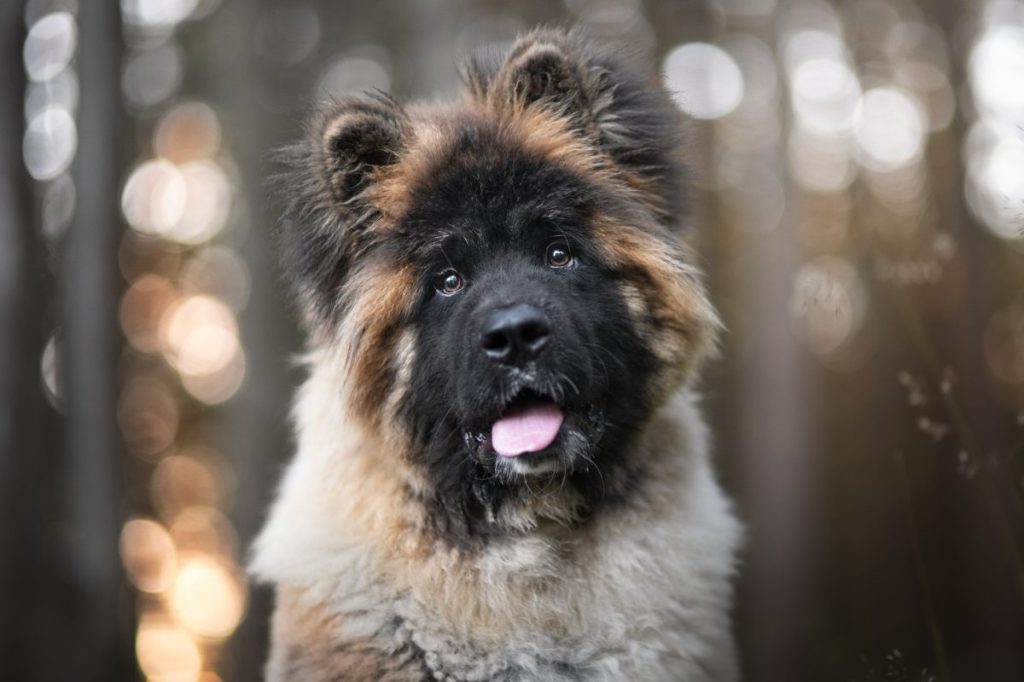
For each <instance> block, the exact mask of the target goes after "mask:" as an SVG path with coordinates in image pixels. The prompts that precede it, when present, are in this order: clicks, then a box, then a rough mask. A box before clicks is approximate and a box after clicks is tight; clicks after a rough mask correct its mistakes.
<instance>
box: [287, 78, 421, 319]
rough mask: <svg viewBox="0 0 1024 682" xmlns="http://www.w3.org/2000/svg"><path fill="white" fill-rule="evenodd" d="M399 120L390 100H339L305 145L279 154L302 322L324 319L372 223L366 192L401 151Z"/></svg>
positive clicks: (403, 129)
mask: <svg viewBox="0 0 1024 682" xmlns="http://www.w3.org/2000/svg"><path fill="white" fill-rule="evenodd" d="M407 139H408V124H407V118H406V115H405V112H404V111H403V110H402V108H401V107H400V106H399V105H398V104H397V103H395V102H394V101H393V100H391V99H390V98H388V97H386V96H384V95H374V96H367V97H362V98H346V99H343V100H339V101H335V102H332V103H331V104H329V105H327V106H325V107H323V108H321V109H320V110H319V111H317V112H316V113H315V114H314V115H313V117H312V118H311V120H310V123H309V125H308V127H307V134H306V136H305V138H304V139H303V140H302V141H300V142H299V143H298V144H295V145H293V146H291V147H289V148H287V149H285V150H284V153H283V154H282V160H283V161H284V165H285V171H284V173H282V174H281V175H280V176H279V181H280V182H279V185H280V188H279V192H280V194H281V195H282V197H283V199H284V202H285V211H284V216H283V219H282V222H281V230H280V235H281V241H282V247H283V251H284V262H285V267H286V269H287V271H288V275H289V276H290V278H291V279H292V281H293V283H294V284H295V285H296V287H297V288H298V290H299V294H300V299H301V301H302V303H303V305H304V307H305V311H304V312H305V313H306V314H307V317H312V318H313V319H317V318H323V317H324V316H327V315H330V313H331V311H332V310H335V309H336V308H337V307H338V306H339V305H341V301H340V298H341V297H340V293H341V287H342V284H343V283H344V281H345V278H346V276H347V274H348V271H349V269H350V267H351V264H352V262H353V260H354V259H355V258H357V257H358V255H359V254H360V253H361V252H362V251H363V250H364V249H365V248H366V246H367V245H368V240H369V239H370V235H369V232H370V228H371V227H372V225H373V223H374V221H375V220H376V218H377V217H378V215H379V210H378V207H377V206H376V204H375V202H374V197H373V188H374V186H375V185H376V183H377V182H378V180H379V179H380V177H381V174H382V173H385V172H387V168H388V167H389V166H392V165H393V164H396V163H398V161H399V160H400V159H401V156H402V153H403V151H404V149H405V147H406V142H407Z"/></svg>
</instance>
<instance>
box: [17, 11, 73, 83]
mask: <svg viewBox="0 0 1024 682" xmlns="http://www.w3.org/2000/svg"><path fill="white" fill-rule="evenodd" d="M77 42H78V30H77V27H76V24H75V18H74V16H72V15H71V13H69V12H53V13H51V14H47V15H46V16H44V17H41V18H40V19H39V20H38V21H36V22H35V23H34V24H32V28H30V29H29V31H28V36H27V37H26V38H25V47H24V60H25V72H26V73H27V74H28V77H29V78H30V79H32V80H34V81H45V80H48V79H50V78H53V77H54V76H56V75H57V74H58V73H60V72H61V71H63V70H64V68H65V67H66V66H67V65H68V62H70V61H71V58H72V57H73V56H74V54H75V47H76V45H77Z"/></svg>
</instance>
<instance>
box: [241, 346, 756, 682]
mask: <svg viewBox="0 0 1024 682" xmlns="http://www.w3.org/2000/svg"><path fill="white" fill-rule="evenodd" d="M310 367H311V374H310V377H309V379H308V380H307V382H306V384H305V385H304V387H303V388H302V390H301V392H300V395H299V398H298V401H297V404H296V407H295V412H294V415H295V419H296V422H297V428H298V453H297V455H296V457H295V460H294V461H293V462H292V464H291V465H290V467H289V469H288V471H287V474H286V476H285V478H284V481H283V483H282V486H281V489H280V492H279V495H278V498H277V500H276V502H275V504H274V507H273V509H272V511H271V514H270V518H269V520H268V523H267V525H266V527H265V528H264V530H263V532H262V534H261V535H260V537H259V539H258V541H257V543H256V546H255V551H254V557H253V562H252V569H253V571H254V573H255V574H256V575H257V576H258V577H259V578H261V579H263V580H266V581H269V582H272V583H274V584H275V585H276V586H277V587H278V589H279V594H280V591H281V590H291V591H296V592H298V593H301V594H303V595H304V596H303V597H302V599H304V600H305V601H307V602H308V605H309V606H310V607H311V608H317V609H319V610H320V611H321V612H323V613H326V614H327V615H328V616H330V617H335V616H337V618H334V619H333V620H332V623H335V625H334V626H333V627H334V628H335V629H334V630H333V631H331V632H330V633H329V636H331V637H336V638H337V639H338V641H347V640H351V641H358V640H365V641H372V642H374V645H375V646H378V647H380V648H382V649H383V650H385V651H391V650H398V649H400V648H401V647H402V646H403V645H405V644H409V643H412V644H413V645H415V647H417V648H418V649H419V650H421V651H423V652H424V654H425V660H426V662H427V665H428V667H429V668H430V669H431V671H432V672H433V673H434V676H435V678H436V679H445V680H460V681H471V680H563V679H564V680H569V679H574V680H578V679H585V680H593V681H598V680H644V681H651V682H658V681H661V680H686V681H704V680H707V681H711V680H715V681H728V680H735V679H736V678H737V676H738V673H737V667H736V656H735V651H734V647H733V641H732V636H731V633H730V618H729V611H730V608H731V593H732V588H731V577H732V574H733V571H734V563H735V552H736V550H737V547H738V544H739V542H740V537H741V529H740V526H739V524H738V523H737V521H736V520H735V519H734V517H733V515H732V512H731V510H730V506H729V504H728V502H727V501H726V499H725V497H724V496H723V494H722V492H721V490H720V488H719V487H718V485H717V483H716V482H715V479H714V477H713V474H712V470H711V466H710V462H709V455H708V435H707V430H706V428H705V426H704V423H703V420H702V418H701V417H700V415H699V412H698V409H697V406H696V405H695V400H694V398H693V396H692V394H691V393H690V391H689V390H688V389H684V390H682V391H680V392H679V393H678V394H677V395H676V396H675V397H674V398H673V399H671V400H670V401H669V402H668V404H667V405H665V406H664V407H663V408H662V409H661V410H660V411H659V412H658V413H657V414H656V415H655V417H654V418H653V419H652V421H651V423H650V425H649V426H648V428H647V429H646V431H645V433H644V435H643V437H642V438H641V442H640V444H639V445H638V447H639V448H640V449H641V451H642V452H641V456H642V457H643V458H644V459H645V461H647V462H648V464H649V467H650V468H649V471H650V476H649V477H648V479H647V482H646V483H645V484H644V487H643V489H642V490H640V491H638V492H637V498H636V500H635V501H634V503H633V504H632V505H630V506H628V507H627V508H613V509H610V510H608V511H607V512H603V513H602V514H601V515H600V516H599V517H598V518H597V519H595V520H594V521H592V522H591V523H589V524H586V525H584V526H583V527H582V529H580V530H570V529H569V528H568V527H567V523H568V522H569V521H570V519H567V518H565V513H566V512H565V510H566V509H569V508H571V506H572V505H571V504H570V503H571V500H567V499H565V497H564V495H565V493H563V492H560V491H557V490H548V491H538V496H540V497H541V498H545V496H547V497H546V499H545V500H544V501H543V502H542V503H540V504H538V505H536V508H539V509H541V510H544V509H548V510H549V512H545V511H541V512H540V513H533V514H525V515H524V517H523V518H522V519H520V520H519V521H520V525H521V526H522V527H523V528H524V529H525V531H524V532H523V534H521V535H519V536H516V537H515V538H514V539H510V540H508V541H505V542H502V543H498V544H493V545H491V546H490V547H489V548H488V549H486V550H485V551H483V552H481V553H479V554H472V553H460V552H457V551H455V550H451V549H446V548H444V547H441V546H439V545H438V546H435V545H434V544H432V543H433V542H434V541H433V540H431V539H430V536H429V534H427V533H426V532H423V529H422V526H421V521H422V511H421V510H419V509H417V508H416V507H415V504H414V503H412V502H408V501H405V496H404V495H403V489H404V486H412V487H413V488H416V487H418V486H421V485H423V483H422V482H421V481H418V480H416V478H415V476H414V475H413V474H412V473H410V472H409V471H408V468H407V467H405V466H403V465H402V462H401V457H400V455H399V453H398V451H397V450H396V448H397V447H398V446H397V445H396V444H394V443H392V444H390V445H385V444H383V443H381V442H380V441H376V440H374V439H373V438H372V437H371V435H370V434H367V433H365V432H362V431H361V430H360V429H359V428H358V427H357V426H356V425H355V422H354V420H352V419H347V418H346V417H345V415H346V414H347V410H346V399H345V395H344V394H345V392H344V391H340V390H339V387H341V386H344V381H343V378H344V376H345V367H344V366H343V364H342V363H341V361H340V360H339V358H338V357H337V356H336V355H333V354H332V353H330V352H327V351H318V352H315V353H314V354H313V355H312V356H311V358H310ZM510 513H512V514H514V513H515V512H510ZM560 516H561V517H560ZM507 520H508V519H505V521H507ZM274 640H275V641H274V653H273V654H272V658H271V663H270V666H269V668H268V677H269V679H271V680H276V679H282V678H281V677H279V675H282V674H283V673H282V672H280V670H281V668H280V661H281V657H283V656H284V655H285V654H284V651H285V650H286V649H287V647H288V646H297V647H299V648H301V647H302V642H301V641H299V642H294V641H290V640H289V632H288V631H287V629H286V628H277V629H276V631H275V633H274ZM556 662H561V663H563V664H567V665H558V664H556ZM569 670H571V671H572V675H571V676H570V673H569V672H567V671H569ZM513 671H514V672H513ZM581 674H582V677H580V675H581ZM389 679H390V678H389Z"/></svg>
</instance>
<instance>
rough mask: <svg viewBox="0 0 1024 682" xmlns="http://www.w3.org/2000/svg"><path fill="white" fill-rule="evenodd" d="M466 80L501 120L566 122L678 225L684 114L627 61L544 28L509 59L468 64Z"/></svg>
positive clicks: (476, 96)
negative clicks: (521, 117) (526, 116)
mask: <svg viewBox="0 0 1024 682" xmlns="http://www.w3.org/2000/svg"><path fill="white" fill-rule="evenodd" d="M464 78H465V81H466V85H467V89H468V90H469V92H470V95H471V96H472V97H473V98H474V99H475V100H477V101H478V102H480V103H481V104H483V105H484V106H486V107H487V108H488V109H490V110H491V111H494V112H495V113H497V114H499V115H502V116H515V115H517V114H519V113H521V112H523V111H526V110H527V109H530V108H532V107H543V108H546V109H548V110H549V111H550V112H551V113H552V114H553V115H555V116H557V117H559V118H562V119H563V120H565V121H566V122H567V124H568V126H569V127H570V128H571V129H572V130H573V131H574V132H575V133H576V134H577V135H579V136H580V137H581V138H583V140H584V141H585V142H586V143H588V144H589V145H591V146H592V147H594V148H596V149H599V150H601V151H603V152H605V153H606V154H607V155H608V156H610V157H611V160H612V161H613V162H614V164H615V165H617V166H618V167H619V169H620V170H621V171H623V172H624V175H625V178H626V180H627V182H628V183H629V184H630V185H631V186H633V187H634V188H636V189H637V190H639V194H640V196H641V197H642V198H643V199H645V201H646V203H647V204H648V205H649V206H650V207H651V208H652V209H653V210H654V212H655V214H656V215H657V216H658V218H659V220H660V221H661V222H662V223H663V224H665V225H666V226H674V225H675V224H676V222H677V221H678V220H679V217H680V214H681V213H682V209H683V203H684V201H683V200H684V196H683V195H684V177H683V165H682V162H681V154H680V145H681V141H682V115H681V114H680V112H679V110H678V109H676V107H675V105H674V104H673V103H672V100H671V99H670V98H669V97H668V95H667V93H665V91H664V90H663V89H661V88H660V87H655V86H652V85H651V84H649V83H648V82H646V79H644V78H643V77H642V76H640V75H639V72H638V70H637V69H636V68H635V67H633V65H632V64H630V63H629V62H628V61H627V60H624V59H622V58H621V56H619V55H617V54H613V53H612V52H611V50H610V49H605V48H601V47H598V46H596V45H594V44H593V43H591V42H590V41H588V40H587V39H586V38H585V37H584V36H582V35H581V34H580V33H579V32H577V31H559V30H553V29H539V30H536V31H532V32H530V33H528V34H526V35H524V36H522V37H521V38H519V39H518V40H517V41H516V42H515V44H513V46H512V48H511V49H510V50H509V52H508V54H507V55H506V56H505V57H504V59H495V58H494V57H493V56H492V57H490V58H487V57H478V58H475V59H472V60H470V62H469V64H468V65H467V66H466V68H465V70H464Z"/></svg>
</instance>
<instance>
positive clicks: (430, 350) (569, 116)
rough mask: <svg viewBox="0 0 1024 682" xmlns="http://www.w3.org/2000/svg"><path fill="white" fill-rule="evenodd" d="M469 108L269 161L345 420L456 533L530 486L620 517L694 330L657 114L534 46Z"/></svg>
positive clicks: (397, 117) (375, 107)
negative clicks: (411, 481)
mask: <svg viewBox="0 0 1024 682" xmlns="http://www.w3.org/2000/svg"><path fill="white" fill-rule="evenodd" d="M467 85H468V91H469V93H468V98H467V101H465V102H463V103H460V104H458V105H453V106H448V107H441V106H436V105H434V106H420V107H412V108H403V107H401V106H399V105H398V104H396V103H395V102H393V101H391V100H389V99H387V98H383V97H376V98H366V99H352V100H345V101H342V102H339V103H337V104H335V105H333V106H331V107H329V108H327V109H326V110H324V111H322V112H320V113H319V114H318V115H317V116H316V118H315V119H314V121H313V123H312V125H311V127H310V134H309V136H308V138H307V140H306V141H305V142H303V143H302V144H300V145H297V146H296V147H294V148H293V149H292V150H290V162H291V170H290V172H289V174H288V178H287V179H288V181H289V185H288V186H289V190H288V191H289V193H290V194H289V197H288V198H289V210H288V212H287V215H286V219H285V222H284V238H285V241H284V244H285V247H286V250H287V253H288V256H289V257H288V262H289V264H290V268H291V273H292V275H293V278H294V280H295V281H296V283H297V285H298V287H299V290H300V293H301V300H302V301H303V303H304V309H305V311H306V314H307V320H308V322H309V325H310V327H311V331H312V334H313V339H314V343H315V344H317V345H321V346H328V347H336V348H339V349H340V351H341V353H340V355H341V356H342V357H344V358H345V359H346V363H347V364H346V366H345V369H344V373H345V376H346V380H345V382H346V384H347V385H346V386H339V391H342V390H344V391H347V394H348V400H349V404H350V406H351V408H352V412H353V415H354V416H355V417H356V418H358V419H360V420H362V421H363V422H364V424H365V425H366V426H367V427H368V428H369V429H370V430H371V431H373V432H376V433H378V434H380V435H382V436H383V437H385V438H386V439H388V442H390V443H392V444H400V448H401V449H402V450H403V451H404V453H405V455H404V461H405V463H406V464H408V465H409V466H410V467H413V468H415V469H416V470H417V471H418V472H419V474H420V475H421V478H422V480H426V481H427V483H426V486H425V490H422V491H420V494H422V495H423V496H424V497H425V498H429V500H431V501H432V503H433V504H435V505H436V506H438V507H439V511H440V513H441V516H444V517H445V519H446V520H445V523H450V524H452V525H453V527H457V528H459V529H461V531H462V532H467V533H472V532H475V531H474V530H473V529H474V528H476V527H477V523H476V521H479V520H480V519H483V518H485V517H486V518H493V517H494V514H495V512H496V510H497V509H498V508H499V507H500V506H501V505H502V504H503V503H504V502H505V501H506V500H508V499H509V498H515V499H522V498H523V497H524V496H528V495H529V494H530V491H531V490H533V489H536V487H537V486H538V485H539V484H540V482H541V481H542V480H543V479H551V480H556V481H558V482H559V483H560V485H562V486H564V485H566V484H569V485H571V486H573V487H575V488H576V489H578V490H579V491H580V492H581V493H582V497H583V499H584V502H583V504H596V503H597V502H598V501H599V498H610V497H614V496H615V495H617V494H618V495H621V494H622V493H623V492H624V490H625V489H626V488H627V487H628V486H629V481H630V476H631V472H632V471H633V470H634V469H635V468H636V467H637V466H638V462H636V461H635V459H636V455H634V456H632V461H631V456H630V455H629V454H628V453H630V452H631V450H632V448H631V447H630V445H631V443H632V442H633V440H634V439H635V437H636V435H637V434H638V433H639V431H640V430H641V429H642V428H643V426H644V424H645V422H646V420H647V419H648V418H649V417H650V415H651V413H652V411H653V410H654V409H656V408H657V407H658V406H659V405H660V404H661V403H662V402H663V401H664V400H665V399H666V398H667V396H668V395H669V394H670V393H671V392H672V391H674V390H675V389H676V388H677V387H678V386H679V385H680V384H681V383H682V382H684V381H685V380H686V379H687V377H688V376H689V374H690V368H691V367H692V366H693V365H694V363H695V360H696V359H698V358H699V357H700V355H701V354H702V352H703V351H704V350H705V348H706V346H707V345H708V341H709V339H710V337H711V335H712V334H711V332H712V330H713V328H714V325H715V322H714V315H713V313H712V312H711V310H710V308H709V306H708V305H707V303H706V301H705V299H704V296H703V293H702V290H701V287H700V285H699V282H698V281H697V279H696V277H695V275H694V273H693V271H692V269H691V268H690V266H689V265H688V264H687V261H686V258H685V254H684V252H683V251H682V249H681V247H680V246H679V243H678V239H677V236H676V234H675V232H674V231H673V228H674V227H675V225H676V223H677V221H678V220H679V218H680V212H681V210H682V203H683V195H682V187H681V183H682V175H681V170H680V165H679V160H678V158H677V152H678V139H677V135H678V130H677V125H678V124H677V121H676V112H675V111H674V109H673V108H672V106H671V104H670V103H669V101H668V99H667V98H666V97H665V96H664V94H663V93H660V92H657V91H655V90H651V89H648V88H645V87H644V86H643V83H641V82H640V81H639V80H638V79H637V78H636V77H635V76H634V75H632V74H631V73H630V72H628V71H627V70H624V69H623V68H621V67H620V66H617V65H616V64H615V63H614V61H613V60H609V59H606V58H604V57H602V56H601V55H600V54H598V53H595V52H593V51H592V50H589V49H588V48H587V47H586V46H585V45H584V43H583V42H582V41H581V40H580V39H579V38H577V37H574V36H568V37H567V36H565V35H564V34H560V33H551V32H537V33H534V34H531V35H529V36H527V37H526V38H524V39H522V40H520V41H519V42H518V43H517V44H516V46H514V47H513V48H512V50H511V52H510V53H509V55H508V57H507V58H506V59H504V60H501V61H495V62H494V63H486V64H485V63H481V62H475V63H473V64H471V65H470V67H469V69H468V71H467Z"/></svg>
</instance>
